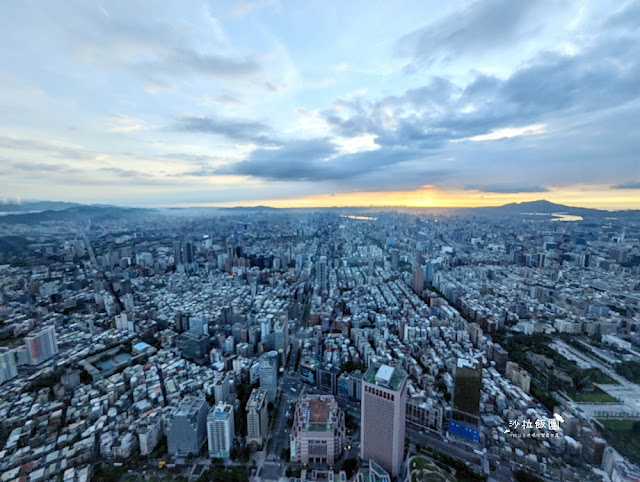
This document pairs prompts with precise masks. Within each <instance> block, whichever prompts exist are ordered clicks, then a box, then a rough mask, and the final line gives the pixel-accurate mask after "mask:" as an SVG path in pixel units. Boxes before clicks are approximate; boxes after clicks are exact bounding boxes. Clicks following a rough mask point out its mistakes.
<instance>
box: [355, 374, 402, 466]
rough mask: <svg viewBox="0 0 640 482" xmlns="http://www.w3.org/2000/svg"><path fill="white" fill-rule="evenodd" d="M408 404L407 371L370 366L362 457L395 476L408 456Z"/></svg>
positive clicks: (364, 382)
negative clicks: (406, 441)
mask: <svg viewBox="0 0 640 482" xmlns="http://www.w3.org/2000/svg"><path fill="white" fill-rule="evenodd" d="M406 405H407V374H406V373H405V372H404V371H403V370H401V369H399V368H394V367H390V366H388V365H382V366H380V367H375V366H373V365H372V366H370V367H369V369H368V370H367V371H366V373H365V374H364V376H363V377H362V402H361V405H360V413H361V418H360V426H361V440H362V446H361V458H362V460H368V459H371V460H373V461H375V462H376V463H378V464H379V465H381V466H382V467H383V468H384V469H385V470H387V471H388V472H389V473H390V474H391V476H392V477H396V476H397V475H398V474H399V473H400V465H401V464H402V459H403V456H404V429H405V425H404V424H405V413H406Z"/></svg>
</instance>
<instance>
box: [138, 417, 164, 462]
mask: <svg viewBox="0 0 640 482" xmlns="http://www.w3.org/2000/svg"><path fill="white" fill-rule="evenodd" d="M161 436H162V416H161V415H160V413H159V412H153V413H152V414H150V415H149V416H148V417H146V419H145V421H144V422H143V423H142V424H141V425H140V427H139V428H138V442H139V444H140V455H149V454H150V453H151V452H153V449H154V448H156V445H158V442H159V441H160V437H161Z"/></svg>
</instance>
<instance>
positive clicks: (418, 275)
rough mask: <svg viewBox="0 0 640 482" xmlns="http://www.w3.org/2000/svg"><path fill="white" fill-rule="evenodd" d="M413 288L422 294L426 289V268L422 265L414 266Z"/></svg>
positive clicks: (415, 291)
mask: <svg viewBox="0 0 640 482" xmlns="http://www.w3.org/2000/svg"><path fill="white" fill-rule="evenodd" d="M411 289H412V290H413V292H414V293H416V294H418V295H420V294H422V290H423V289H424V270H423V269H422V267H421V266H416V267H415V268H413V272H412V275H411Z"/></svg>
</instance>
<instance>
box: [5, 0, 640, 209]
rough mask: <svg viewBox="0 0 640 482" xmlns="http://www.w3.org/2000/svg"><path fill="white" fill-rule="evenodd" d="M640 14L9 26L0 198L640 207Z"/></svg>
mask: <svg viewBox="0 0 640 482" xmlns="http://www.w3.org/2000/svg"><path fill="white" fill-rule="evenodd" d="M639 17H640V8H639V4H638V2H633V1H632V2H625V3H623V4H620V5H619V6H616V8H614V9H612V8H611V6H610V4H607V3H605V2H591V3H588V4H587V3H584V2H571V3H567V2H554V1H534V2H521V3H513V2H507V1H504V0H491V1H486V2H464V3H456V4H452V5H446V6H443V5H440V4H436V3H435V2H431V3H429V4H425V3H424V2H405V3H403V5H402V6H401V8H398V7H397V6H395V5H393V6H392V5H390V4H389V5H387V4H377V5H375V6H374V7H372V6H371V5H370V4H369V3H364V2H360V3H350V4H349V5H334V6H331V5H327V4H326V3H315V2H311V3H307V4H305V5H298V4H292V3H287V2H278V1H269V0H266V1H255V2H243V3H219V4H216V5H212V4H209V3H206V2H190V3H189V4H188V5H187V6H182V5H181V6H180V7H179V8H178V7H175V6H173V5H171V4H164V5H154V6H153V8H149V6H148V5H144V4H140V5H131V4H130V3H120V2H110V3H109V4H108V5H97V4H96V5H86V4H82V3H79V2H78V3H76V2H65V3H62V4H56V5H55V6H54V5H53V4H39V5H35V4H33V5H32V4H28V3H18V4H6V5H2V6H1V7H0V27H1V28H0V39H1V40H2V42H0V86H1V89H0V111H2V112H3V114H4V115H3V116H2V117H3V121H2V124H1V125H2V129H3V134H2V135H1V136H0V174H1V175H2V177H3V179H4V180H5V181H6V182H5V183H3V184H4V186H3V190H2V191H1V192H0V198H6V199H23V200H24V199H41V200H53V201H73V202H81V203H109V204H118V205H131V206H149V207H156V206H195V205H197V206H237V205H245V206H250V205H266V206H272V207H329V206H370V205H375V206H415V207H445V206H446V207H471V206H489V205H502V204H507V203H510V202H522V201H533V200H537V199H541V198H544V199H548V200H549V201H552V202H556V203H560V204H567V205H574V206H583V207H590V208H600V209H612V210H613V209H634V208H640V195H639V191H638V189H640V162H638V155H637V152H638V140H637V136H635V135H634V134H635V133H634V128H633V126H634V125H635V124H636V122H634V121H635V120H637V119H638V118H639V114H640V112H639V109H640V103H639V100H638V97H639V92H638V89H637V87H636V79H637V78H638V77H639V75H638V74H639V73H640V61H638V59H637V56H636V55H634V53H635V52H637V50H638V47H639V46H640V45H639V43H640V38H639V36H638V34H637V29H636V25H637V22H638V18H639Z"/></svg>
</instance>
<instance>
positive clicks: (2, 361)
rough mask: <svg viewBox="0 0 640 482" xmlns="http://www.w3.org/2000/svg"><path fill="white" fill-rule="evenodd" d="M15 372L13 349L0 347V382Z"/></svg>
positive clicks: (8, 378)
mask: <svg viewBox="0 0 640 482" xmlns="http://www.w3.org/2000/svg"><path fill="white" fill-rule="evenodd" d="M17 374H18V370H17V369H16V359H15V354H14V351H13V350H10V349H9V348H7V347H5V346H2V347H0V383H4V382H6V381H7V380H11V379H12V378H14V377H15V376H16V375H17Z"/></svg>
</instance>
